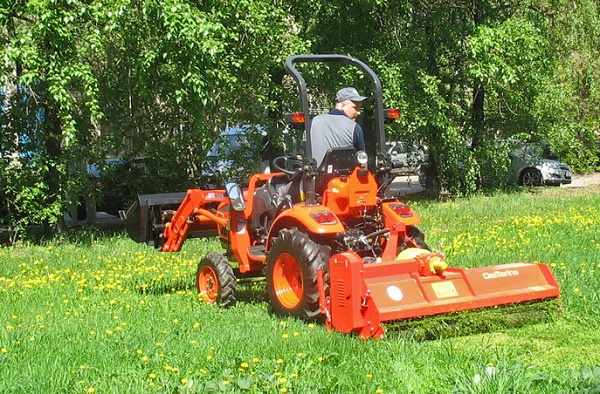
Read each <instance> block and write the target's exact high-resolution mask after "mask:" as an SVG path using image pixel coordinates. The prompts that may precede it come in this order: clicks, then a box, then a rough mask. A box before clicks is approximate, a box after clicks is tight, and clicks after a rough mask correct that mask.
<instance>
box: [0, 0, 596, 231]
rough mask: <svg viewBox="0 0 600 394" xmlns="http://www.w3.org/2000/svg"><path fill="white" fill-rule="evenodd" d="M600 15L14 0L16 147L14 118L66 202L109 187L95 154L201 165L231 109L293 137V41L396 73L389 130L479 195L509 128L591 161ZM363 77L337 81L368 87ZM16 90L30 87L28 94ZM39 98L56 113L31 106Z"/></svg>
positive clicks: (592, 5)
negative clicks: (288, 71)
mask: <svg viewBox="0 0 600 394" xmlns="http://www.w3.org/2000/svg"><path fill="white" fill-rule="evenodd" d="M598 15H599V13H598V4H597V1H594V0H581V1H577V2H570V1H566V0H559V1H555V2H545V1H538V0H529V1H526V2H516V1H508V2H504V3H502V4H499V3H498V2H496V1H480V2H476V3H474V4H468V3H464V2H461V3H455V4H454V3H453V4H450V3H447V2H425V1H420V0H406V1H401V2H398V1H389V0H363V1H360V4H356V5H355V6H353V7H348V6H347V4H346V3H344V2H341V1H337V0H336V1H327V2H324V1H311V2H302V1H291V2H288V3H286V4H282V3H281V2H270V1H266V0H242V1H236V2H231V1H224V0H213V1H209V2H191V1H187V0H168V1H158V0H141V1H136V2H131V1H128V0H107V1H99V0H90V1H88V0H68V1H48V0H27V1H12V2H10V1H6V0H5V1H3V2H2V4H1V5H0V57H2V59H3V62H2V65H1V66H0V79H1V80H2V85H3V88H4V89H3V92H2V94H3V95H4V99H3V102H2V107H1V108H2V110H1V111H0V112H1V113H2V115H1V117H2V133H3V134H4V136H3V137H2V140H3V145H2V157H3V158H6V157H8V156H9V153H11V152H13V153H14V150H10V149H12V148H10V146H9V145H10V143H9V142H7V141H10V140H11V138H12V137H11V136H12V135H15V134H14V133H17V134H19V135H22V136H23V137H26V138H24V139H22V142H21V143H25V142H23V141H26V143H28V144H33V145H35V146H37V148H38V150H39V151H40V152H41V154H42V156H43V158H41V159H40V160H41V162H42V163H43V165H40V167H44V166H45V167H44V168H47V172H46V173H44V174H42V176H43V178H44V182H45V185H46V186H45V187H46V188H47V189H48V193H49V194H50V195H51V196H55V197H52V202H51V205H53V204H54V203H55V202H58V201H59V200H58V198H59V196H65V195H77V194H78V193H80V192H81V191H85V194H86V195H89V197H93V195H94V192H93V190H91V189H90V188H89V187H88V185H87V184H86V182H87V176H86V174H85V168H86V164H87V163H90V162H99V161H102V160H103V159H104V158H105V157H106V156H107V155H108V154H110V155H113V156H120V157H123V158H125V159H128V158H133V157H139V156H151V157H152V158H153V159H155V160H162V161H163V168H164V171H165V172H167V173H171V174H173V176H179V175H180V173H181V172H183V173H185V174H186V175H187V176H188V177H190V178H192V179H193V178H195V177H197V176H198V175H199V171H200V167H201V162H202V161H203V157H204V153H205V151H206V149H207V148H208V147H209V146H210V145H211V144H212V142H213V140H214V139H215V138H216V137H217V136H218V134H219V132H220V131H221V130H222V129H223V128H224V127H225V126H227V125H232V124H237V123H251V124H267V125H269V126H271V127H270V128H269V130H270V133H271V134H272V137H274V138H272V139H273V140H276V137H278V134H279V133H278V131H279V130H280V129H281V128H280V127H277V126H276V125H277V124H279V125H280V124H281V121H282V116H281V114H282V113H283V112H284V111H286V110H288V109H289V105H288V102H289V101H290V100H288V99H289V93H290V92H289V91H288V90H286V89H285V87H284V86H282V81H283V80H284V75H283V62H284V60H285V58H286V57H287V56H288V55H291V54H295V53H343V54H350V55H352V56H355V57H357V58H359V59H361V60H363V61H365V62H367V63H368V64H370V65H371V66H372V67H373V68H374V69H375V70H376V71H377V72H378V73H379V74H380V77H381V79H382V81H383V87H384V96H385V100H386V106H395V107H398V108H400V109H402V113H403V119H402V120H401V121H400V122H398V124H397V125H395V126H393V128H391V129H390V139H394V138H400V137H401V138H403V139H407V140H409V141H411V142H412V141H416V142H419V143H422V144H424V145H426V146H428V147H431V158H432V159H431V163H430V164H431V174H430V175H431V176H430V177H429V178H428V179H431V181H432V183H435V184H436V185H438V187H441V188H444V189H446V190H449V191H451V192H452V193H457V194H470V193H473V192H474V191H475V190H477V188H478V187H479V186H480V184H481V182H479V180H480V176H479V174H480V173H488V172H489V173H492V174H495V173H500V172H501V170H502V163H500V162H497V161H494V160H490V159H491V158H493V157H494V155H495V153H496V152H495V150H494V149H495V148H494V144H493V143H492V141H493V140H495V139H497V138H508V137H510V136H512V135H513V134H515V133H522V132H525V133H529V134H530V135H532V136H536V137H543V138H544V139H547V140H549V141H550V143H551V145H552V146H553V148H554V149H555V151H556V152H557V153H558V154H559V156H560V157H561V158H562V159H563V160H565V161H567V162H568V163H569V164H570V165H571V166H572V167H573V168H574V169H576V170H577V171H589V170H592V169H594V166H596V165H597V161H598V158H597V153H596V147H595V143H594V139H595V135H596V134H597V133H599V132H600V131H599V130H598V123H599V120H600V113H599V110H598V108H600V88H599V87H598V81H600V60H599V59H600V53H599V48H598V45H597V43H598V42H599V40H600V18H599V16H598ZM354 78H355V75H353V74H348V73H346V74H343V75H342V78H340V79H331V80H330V81H329V84H330V85H334V84H341V83H344V84H357V85H358V86H360V84H361V81H354ZM329 87H330V86H319V87H315V89H314V92H315V94H316V93H317V92H325V91H327V90H328V89H329ZM17 89H21V90H22V91H23V92H27V93H26V95H27V96H28V97H29V98H28V99H24V100H15V99H14V98H16V95H15V93H14V92H15V91H16V90H17ZM11 100H12V104H11V105H8V103H9V102H11ZM328 100H330V98H329V97H328ZM323 101H324V100H323ZM39 111H42V112H43V113H44V119H40V120H43V121H44V122H43V124H42V125H40V127H37V128H33V127H31V126H30V125H29V124H27V123H25V122H21V121H19V120H18V119H24V118H23V117H22V116H21V115H19V113H26V112H27V113H28V114H29V116H30V117H31V116H32V114H37V113H40V112H39ZM15 130H16V131H15ZM39 130H44V132H42V133H40V132H39ZM446 143H447V144H448V146H446ZM467 146H468V147H470V148H471V149H472V150H471V151H469V150H466V147H467ZM19 149H20V152H26V150H23V149H24V147H23V146H19ZM459 163H462V164H460V165H462V166H464V168H465V169H466V176H463V174H462V172H461V171H457V169H456V168H457V166H458V165H459ZM20 183H21V184H23V185H25V183H26V180H25V178H23V181H22V182H20ZM27 186H28V187H30V188H35V186H34V185H33V184H28V185H27ZM4 189H5V190H7V189H6V187H4ZM14 190H16V192H17V193H19V192H20V190H21V189H20V188H15V189H14ZM64 200H65V204H67V202H66V199H64ZM45 220H46V221H47V222H54V221H56V220H57V218H56V217H50V216H49V217H46V218H45Z"/></svg>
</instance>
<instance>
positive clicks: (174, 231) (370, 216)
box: [125, 55, 559, 339]
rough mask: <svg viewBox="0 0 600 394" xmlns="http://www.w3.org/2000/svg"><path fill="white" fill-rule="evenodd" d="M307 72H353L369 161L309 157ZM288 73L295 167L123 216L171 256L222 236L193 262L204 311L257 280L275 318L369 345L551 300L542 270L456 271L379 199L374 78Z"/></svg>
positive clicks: (408, 220)
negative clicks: (411, 327)
mask: <svg viewBox="0 0 600 394" xmlns="http://www.w3.org/2000/svg"><path fill="white" fill-rule="evenodd" d="M316 62H322V63H336V62H337V63H341V64H343V65H344V66H350V67H353V68H357V69H358V70H359V71H361V72H362V73H363V74H364V76H366V78H367V79H368V81H369V82H370V84H371V85H372V100H373V106H374V109H373V112H374V118H375V119H374V122H373V130H369V131H368V133H369V134H371V135H375V137H376V139H377V141H376V144H375V145H376V150H377V152H376V153H375V155H374V156H375V157H374V160H369V158H368V157H367V153H365V152H363V151H359V152H356V151H355V150H354V149H353V148H340V149H333V150H330V151H329V152H328V153H327V154H326V156H325V158H324V159H323V163H322V164H321V165H320V166H317V165H316V162H315V160H314V159H311V149H310V147H311V141H310V133H309V130H308V128H309V124H310V116H311V114H310V110H309V97H308V93H307V90H308V89H307V85H306V82H305V79H304V77H303V75H302V73H301V72H299V71H298V69H297V68H296V65H297V64H299V63H316ZM285 68H286V70H287V72H288V73H289V75H290V76H291V77H293V79H294V80H295V82H296V84H297V86H298V91H299V93H300V103H301V106H302V112H298V113H296V114H295V115H294V116H293V118H294V119H296V120H297V121H299V122H300V123H303V124H304V128H305V138H306V139H307V141H306V145H305V158H304V159H303V160H302V161H301V165H300V168H299V169H297V170H294V166H293V165H292V164H293V160H294V159H296V158H295V157H294V158H292V157H288V156H280V157H277V158H275V159H274V160H273V162H272V168H274V169H275V171H273V172H271V173H269V174H262V173H260V174H255V175H252V176H251V177H250V179H249V181H248V186H247V188H242V187H241V186H240V185H239V184H236V183H228V184H227V185H226V186H225V189H222V190H221V189H219V190H202V189H190V190H188V191H187V192H186V193H169V194H154V195H140V196H138V198H137V201H136V202H135V203H134V204H133V205H132V206H131V207H130V209H129V210H128V211H127V212H126V213H125V222H126V228H127V231H128V233H129V235H130V237H131V238H132V239H133V240H135V241H137V242H145V243H147V244H149V245H154V247H156V248H158V249H160V250H161V251H163V252H177V251H179V250H180V249H181V247H182V246H183V243H184V241H185V240H186V239H188V238H192V237H206V236H218V237H219V239H220V241H221V244H222V246H223V247H224V249H225V250H226V251H225V252H210V253H208V254H206V255H205V256H204V257H202V259H201V260H200V262H199V264H198V270H197V287H198V291H199V293H200V294H201V297H202V298H203V299H204V301H206V302H208V303H216V304H218V305H220V306H230V305H232V304H233V303H234V302H235V291H236V284H237V281H236V280H237V279H239V278H244V277H258V276H264V277H265V280H266V290H267V295H268V298H269V302H270V305H271V307H272V310H273V311H274V312H275V313H276V314H278V315H280V316H293V317H297V318H301V319H304V320H307V321H313V320H320V321H324V323H325V325H326V327H327V328H328V329H329V330H332V329H335V330H338V331H341V332H343V333H355V334H357V335H358V336H359V337H360V338H363V339H366V338H375V339H378V338H381V337H383V336H384V335H385V329H384V326H383V325H382V324H383V323H385V322H392V321H399V320H404V319H411V318H418V317H425V316H431V315H439V314H446V313H451V312H457V311H463V310H471V309H478V308H486V307H492V306H498V305H509V304H515V303H526V302H529V301H541V300H549V299H557V298H558V297H559V286H558V284H557V282H556V280H555V278H554V277H553V275H552V273H551V271H550V269H549V267H548V266H547V265H545V264H533V263H523V262H516V263H512V264H503V265H495V266H487V267H479V268H471V269H460V268H454V267H449V266H448V264H447V263H446V261H445V257H444V255H443V254H442V253H437V252H432V251H430V250H429V247H428V246H427V245H426V244H425V240H424V235H423V233H422V232H421V231H420V230H419V229H418V228H417V227H416V226H417V225H418V224H419V223H420V219H419V215H418V214H417V213H416V212H415V211H413V210H412V209H411V208H410V207H409V206H407V205H406V204H404V203H403V202H402V201H400V200H398V199H397V198H393V197H386V193H385V192H384V190H385V189H386V188H387V186H388V185H389V182H391V179H392V177H390V176H389V173H390V171H391V165H390V161H389V158H388V157H387V156H386V155H387V154H386V149H385V132H384V124H385V123H386V121H387V120H388V119H389V118H394V117H397V116H398V112H397V111H394V110H384V108H383V104H382V89H381V83H380V81H379V78H378V76H377V75H376V74H375V73H374V72H373V71H372V70H371V69H370V68H369V67H368V66H367V65H366V64H365V63H363V62H361V61H359V60H357V59H355V58H352V57H348V56H343V55H296V56H291V57H289V58H288V59H287V60H286V63H285ZM234 267H235V268H234Z"/></svg>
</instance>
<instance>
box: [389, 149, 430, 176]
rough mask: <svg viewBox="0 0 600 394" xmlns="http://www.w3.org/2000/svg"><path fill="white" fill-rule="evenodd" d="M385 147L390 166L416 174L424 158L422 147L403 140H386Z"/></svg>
mask: <svg viewBox="0 0 600 394" xmlns="http://www.w3.org/2000/svg"><path fill="white" fill-rule="evenodd" d="M386 148H387V153H388V155H389V157H390V160H391V161H392V167H393V168H394V169H399V170H400V171H401V172H405V173H412V174H417V173H418V172H419V168H420V166H421V164H422V163H423V162H424V161H425V160H426V157H425V152H424V151H423V149H421V148H419V147H418V146H417V145H414V144H409V143H407V142H405V141H389V142H386Z"/></svg>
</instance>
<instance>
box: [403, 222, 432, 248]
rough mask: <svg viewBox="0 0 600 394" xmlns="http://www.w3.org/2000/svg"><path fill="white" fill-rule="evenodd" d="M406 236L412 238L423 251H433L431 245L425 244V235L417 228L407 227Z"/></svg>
mask: <svg viewBox="0 0 600 394" xmlns="http://www.w3.org/2000/svg"><path fill="white" fill-rule="evenodd" d="M406 235H408V236H409V237H411V238H412V240H413V241H414V242H415V243H416V244H417V246H418V247H419V248H421V249H427V250H431V248H430V247H429V245H427V244H426V243H425V234H424V233H423V232H422V231H421V230H419V229H418V228H417V227H416V226H407V227H406Z"/></svg>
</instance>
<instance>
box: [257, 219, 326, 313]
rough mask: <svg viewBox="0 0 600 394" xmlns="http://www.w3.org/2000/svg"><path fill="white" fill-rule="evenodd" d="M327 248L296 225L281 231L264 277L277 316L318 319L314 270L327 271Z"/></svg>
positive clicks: (317, 299)
mask: <svg viewBox="0 0 600 394" xmlns="http://www.w3.org/2000/svg"><path fill="white" fill-rule="evenodd" d="M328 260H329V252H328V248H326V247H324V246H321V245H319V244H317V243H316V242H315V241H313V240H312V239H310V238H309V237H308V235H306V234H305V233H303V232H301V231H299V230H298V229H297V228H293V229H291V230H281V231H280V232H279V235H278V236H277V238H274V239H273V240H272V243H271V249H270V250H269V254H268V257H267V265H266V267H265V278H266V281H267V296H268V297H269V300H270V302H271V308H272V309H273V311H274V312H275V313H276V314H278V315H280V316H293V317H297V318H300V319H304V320H307V321H313V320H316V319H317V318H319V316H320V314H321V310H320V308H319V290H318V286H317V271H318V270H320V269H323V270H325V271H326V270H327V264H328Z"/></svg>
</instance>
